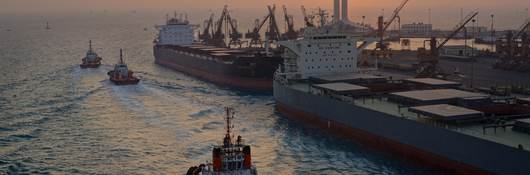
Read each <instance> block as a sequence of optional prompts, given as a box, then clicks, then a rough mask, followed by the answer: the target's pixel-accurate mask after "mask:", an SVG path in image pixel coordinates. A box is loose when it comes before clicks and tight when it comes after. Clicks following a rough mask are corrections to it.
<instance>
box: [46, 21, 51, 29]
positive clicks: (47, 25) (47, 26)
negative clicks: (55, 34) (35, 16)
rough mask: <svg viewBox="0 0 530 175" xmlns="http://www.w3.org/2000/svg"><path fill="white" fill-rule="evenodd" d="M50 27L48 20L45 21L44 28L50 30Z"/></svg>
mask: <svg viewBox="0 0 530 175" xmlns="http://www.w3.org/2000/svg"><path fill="white" fill-rule="evenodd" d="M51 29H52V28H50V24H49V23H48V22H46V30H51Z"/></svg>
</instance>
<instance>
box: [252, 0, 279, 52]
mask: <svg viewBox="0 0 530 175" xmlns="http://www.w3.org/2000/svg"><path fill="white" fill-rule="evenodd" d="M267 9H268V14H267V16H265V18H264V19H263V20H262V21H260V20H259V19H256V21H255V25H254V28H253V29H252V31H250V30H249V31H248V32H247V33H246V34H245V38H248V39H250V44H249V46H250V47H262V45H263V41H262V39H261V34H260V31H261V29H262V28H263V26H265V23H267V22H269V26H268V29H267V31H266V32H265V37H266V38H267V39H268V40H269V42H272V41H278V40H279V39H280V32H279V29H278V24H277V23H276V16H275V11H276V6H272V7H271V6H270V5H269V6H267Z"/></svg>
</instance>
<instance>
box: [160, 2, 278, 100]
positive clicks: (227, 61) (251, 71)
mask: <svg viewBox="0 0 530 175" xmlns="http://www.w3.org/2000/svg"><path fill="white" fill-rule="evenodd" d="M234 21H235V20H233V19H231V18H230V15H229V13H228V10H227V9H226V7H225V9H224V11H223V15H222V17H220V20H219V21H218V22H216V24H217V26H218V27H214V22H213V17H212V18H210V20H209V21H208V24H209V25H207V26H206V27H205V30H204V31H205V32H203V33H202V34H200V36H201V38H202V40H201V41H200V42H198V39H196V37H195V36H196V32H195V31H196V26H194V25H191V24H190V23H189V21H188V20H187V19H185V18H183V17H182V15H181V17H180V18H177V17H176V15H175V17H174V18H171V19H168V20H167V21H166V25H161V26H157V28H158V30H159V34H158V37H157V39H155V41H154V44H155V45H154V47H153V49H154V56H155V62H156V63H157V64H159V65H162V66H165V67H168V68H171V69H174V70H177V71H181V72H184V73H186V74H189V75H192V76H196V77H198V78H201V79H204V80H207V81H210V82H213V83H216V84H218V85H221V86H226V87H230V88H234V89H238V90H245V91H256V92H271V91H272V77H273V75H274V70H275V69H276V68H277V67H278V65H280V64H281V63H282V59H281V56H280V55H279V54H277V53H274V51H273V50H272V49H269V43H268V42H267V43H266V44H265V45H266V46H265V47H266V48H250V47H248V48H242V47H239V48H230V47H229V46H228V45H227V44H226V43H225V38H224V37H225V36H227V35H225V34H224V33H223V32H222V31H221V30H222V29H223V27H222V26H224V25H225V22H228V23H230V24H232V26H234V28H235V26H236V25H235V24H234V23H233V22H234ZM212 28H216V29H215V30H216V31H214V32H212V31H210V29H212ZM235 30H236V29H232V32H231V34H230V37H233V38H236V39H231V43H232V44H235V45H239V46H241V41H239V38H240V37H241V34H240V33H238V32H237V31H235ZM229 45H230V44H229Z"/></svg>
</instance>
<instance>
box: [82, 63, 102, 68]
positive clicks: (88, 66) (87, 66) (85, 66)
mask: <svg viewBox="0 0 530 175" xmlns="http://www.w3.org/2000/svg"><path fill="white" fill-rule="evenodd" d="M99 66H101V63H94V64H81V65H79V67H81V68H82V69H89V68H98V67H99Z"/></svg>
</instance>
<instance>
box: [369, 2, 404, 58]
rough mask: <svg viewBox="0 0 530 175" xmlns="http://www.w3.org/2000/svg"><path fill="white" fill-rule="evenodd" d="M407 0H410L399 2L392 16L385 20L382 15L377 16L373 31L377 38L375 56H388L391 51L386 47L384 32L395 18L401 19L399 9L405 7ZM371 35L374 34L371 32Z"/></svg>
mask: <svg viewBox="0 0 530 175" xmlns="http://www.w3.org/2000/svg"><path fill="white" fill-rule="evenodd" d="M409 1H410V0H403V1H402V2H401V4H399V6H398V7H397V8H396V9H395V10H394V12H393V13H392V16H391V17H390V18H389V19H388V20H387V21H384V17H383V16H379V18H378V21H377V26H378V28H377V31H374V32H376V34H377V37H378V38H379V41H378V42H377V43H376V48H375V49H374V51H375V53H374V54H375V55H376V56H377V57H383V58H389V57H390V55H391V53H390V50H389V48H388V46H389V44H388V43H385V41H384V38H385V33H386V31H387V30H388V28H389V27H390V26H391V25H392V23H393V22H394V21H395V20H396V19H398V20H399V21H400V20H401V19H400V17H399V13H400V12H401V10H403V8H405V6H406V5H407V3H408V2H409ZM371 35H374V34H373V33H372V34H371Z"/></svg>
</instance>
